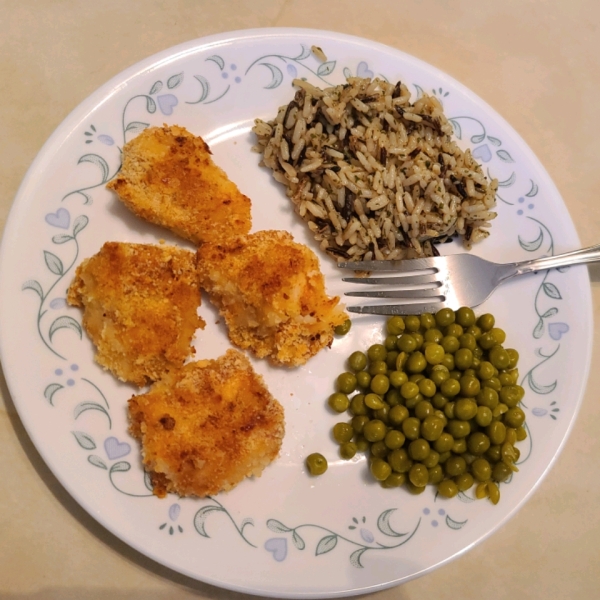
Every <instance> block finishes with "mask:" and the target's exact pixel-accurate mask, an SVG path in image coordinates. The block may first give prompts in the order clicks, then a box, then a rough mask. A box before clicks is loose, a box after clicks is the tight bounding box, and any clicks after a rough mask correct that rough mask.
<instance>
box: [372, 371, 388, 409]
mask: <svg viewBox="0 0 600 600" xmlns="http://www.w3.org/2000/svg"><path fill="white" fill-rule="evenodd" d="M389 389H390V380H389V379H388V378H387V377H386V376H385V375H380V374H377V375H375V376H374V377H373V379H371V390H372V391H373V392H374V393H376V394H379V395H381V396H383V395H384V394H385V393H386V392H387V391H388V390H389ZM367 395H368V394H367ZM367 406H368V404H367ZM369 408H373V407H369Z"/></svg>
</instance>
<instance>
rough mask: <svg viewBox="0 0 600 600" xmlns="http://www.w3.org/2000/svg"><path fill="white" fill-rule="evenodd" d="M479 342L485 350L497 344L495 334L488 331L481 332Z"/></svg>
mask: <svg viewBox="0 0 600 600" xmlns="http://www.w3.org/2000/svg"><path fill="white" fill-rule="evenodd" d="M477 343H478V344H479V346H480V347H481V348H483V350H490V349H491V348H493V347H494V346H495V345H496V340H495V339H494V336H493V335H492V334H491V332H489V331H486V332H485V333H482V334H481V336H480V337H479V339H478V340H477Z"/></svg>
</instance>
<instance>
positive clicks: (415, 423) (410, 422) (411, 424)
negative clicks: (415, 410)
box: [401, 417, 421, 440]
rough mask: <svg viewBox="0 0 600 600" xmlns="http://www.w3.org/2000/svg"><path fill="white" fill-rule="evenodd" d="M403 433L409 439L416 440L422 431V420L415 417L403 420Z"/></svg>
mask: <svg viewBox="0 0 600 600" xmlns="http://www.w3.org/2000/svg"><path fill="white" fill-rule="evenodd" d="M401 427H402V433H403V434H404V435H405V436H406V438H407V439H409V440H416V439H417V438H418V437H419V435H420V433H421V422H420V421H419V419H416V418H415V417H408V418H407V419H404V421H402V425H401Z"/></svg>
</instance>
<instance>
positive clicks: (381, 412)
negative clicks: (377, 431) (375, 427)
mask: <svg viewBox="0 0 600 600" xmlns="http://www.w3.org/2000/svg"><path fill="white" fill-rule="evenodd" d="M389 413H390V407H389V406H388V405H387V404H384V405H383V406H382V407H381V408H378V409H377V410H374V411H373V417H374V418H375V419H379V420H380V421H383V422H384V423H385V424H386V425H387V424H388V423H389V418H388V415H389Z"/></svg>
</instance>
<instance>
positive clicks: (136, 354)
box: [67, 242, 205, 387]
mask: <svg viewBox="0 0 600 600" xmlns="http://www.w3.org/2000/svg"><path fill="white" fill-rule="evenodd" d="M194 263H195V255H194V253H193V252H190V251H189V250H183V249H180V248H175V247H172V246H151V245H146V244H128V243H121V242H107V243H105V244H104V246H102V248H101V250H100V252H98V254H96V255H94V256H92V257H91V258H88V259H86V260H84V261H83V262H82V263H81V265H79V267H78V268H77V271H76V273H75V279H74V280H73V283H71V286H70V288H69V291H68V294H67V301H68V302H69V304H71V305H73V306H81V307H83V308H84V313H83V326H84V328H85V330H86V331H87V332H88V334H89V336H90V337H91V339H92V342H93V343H94V344H95V346H96V348H97V354H96V361H97V362H98V363H99V364H101V365H102V366H103V367H104V368H106V369H108V370H110V371H112V373H113V374H114V375H116V376H117V377H118V378H119V379H121V380H122V381H131V382H133V383H135V384H137V385H138V386H140V387H142V386H144V385H146V384H147V383H148V380H150V381H156V380H157V379H160V378H161V377H162V376H163V375H164V374H165V373H168V372H169V370H171V369H175V368H179V367H181V366H182V365H183V363H184V361H185V359H186V358H188V357H189V356H190V355H192V354H193V352H194V348H193V347H192V346H191V342H192V338H193V337H194V332H195V331H196V329H197V328H198V327H201V328H204V325H205V323H204V321H203V320H202V319H201V318H200V317H199V316H198V313H197V311H198V307H199V306H200V289H199V287H198V276H197V273H196V270H195V264H194Z"/></svg>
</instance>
